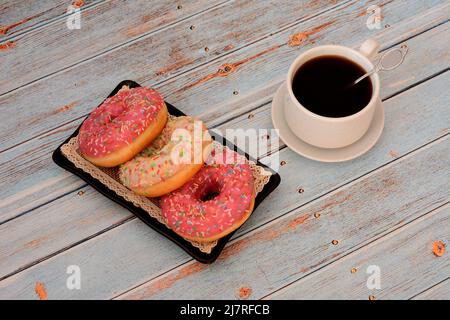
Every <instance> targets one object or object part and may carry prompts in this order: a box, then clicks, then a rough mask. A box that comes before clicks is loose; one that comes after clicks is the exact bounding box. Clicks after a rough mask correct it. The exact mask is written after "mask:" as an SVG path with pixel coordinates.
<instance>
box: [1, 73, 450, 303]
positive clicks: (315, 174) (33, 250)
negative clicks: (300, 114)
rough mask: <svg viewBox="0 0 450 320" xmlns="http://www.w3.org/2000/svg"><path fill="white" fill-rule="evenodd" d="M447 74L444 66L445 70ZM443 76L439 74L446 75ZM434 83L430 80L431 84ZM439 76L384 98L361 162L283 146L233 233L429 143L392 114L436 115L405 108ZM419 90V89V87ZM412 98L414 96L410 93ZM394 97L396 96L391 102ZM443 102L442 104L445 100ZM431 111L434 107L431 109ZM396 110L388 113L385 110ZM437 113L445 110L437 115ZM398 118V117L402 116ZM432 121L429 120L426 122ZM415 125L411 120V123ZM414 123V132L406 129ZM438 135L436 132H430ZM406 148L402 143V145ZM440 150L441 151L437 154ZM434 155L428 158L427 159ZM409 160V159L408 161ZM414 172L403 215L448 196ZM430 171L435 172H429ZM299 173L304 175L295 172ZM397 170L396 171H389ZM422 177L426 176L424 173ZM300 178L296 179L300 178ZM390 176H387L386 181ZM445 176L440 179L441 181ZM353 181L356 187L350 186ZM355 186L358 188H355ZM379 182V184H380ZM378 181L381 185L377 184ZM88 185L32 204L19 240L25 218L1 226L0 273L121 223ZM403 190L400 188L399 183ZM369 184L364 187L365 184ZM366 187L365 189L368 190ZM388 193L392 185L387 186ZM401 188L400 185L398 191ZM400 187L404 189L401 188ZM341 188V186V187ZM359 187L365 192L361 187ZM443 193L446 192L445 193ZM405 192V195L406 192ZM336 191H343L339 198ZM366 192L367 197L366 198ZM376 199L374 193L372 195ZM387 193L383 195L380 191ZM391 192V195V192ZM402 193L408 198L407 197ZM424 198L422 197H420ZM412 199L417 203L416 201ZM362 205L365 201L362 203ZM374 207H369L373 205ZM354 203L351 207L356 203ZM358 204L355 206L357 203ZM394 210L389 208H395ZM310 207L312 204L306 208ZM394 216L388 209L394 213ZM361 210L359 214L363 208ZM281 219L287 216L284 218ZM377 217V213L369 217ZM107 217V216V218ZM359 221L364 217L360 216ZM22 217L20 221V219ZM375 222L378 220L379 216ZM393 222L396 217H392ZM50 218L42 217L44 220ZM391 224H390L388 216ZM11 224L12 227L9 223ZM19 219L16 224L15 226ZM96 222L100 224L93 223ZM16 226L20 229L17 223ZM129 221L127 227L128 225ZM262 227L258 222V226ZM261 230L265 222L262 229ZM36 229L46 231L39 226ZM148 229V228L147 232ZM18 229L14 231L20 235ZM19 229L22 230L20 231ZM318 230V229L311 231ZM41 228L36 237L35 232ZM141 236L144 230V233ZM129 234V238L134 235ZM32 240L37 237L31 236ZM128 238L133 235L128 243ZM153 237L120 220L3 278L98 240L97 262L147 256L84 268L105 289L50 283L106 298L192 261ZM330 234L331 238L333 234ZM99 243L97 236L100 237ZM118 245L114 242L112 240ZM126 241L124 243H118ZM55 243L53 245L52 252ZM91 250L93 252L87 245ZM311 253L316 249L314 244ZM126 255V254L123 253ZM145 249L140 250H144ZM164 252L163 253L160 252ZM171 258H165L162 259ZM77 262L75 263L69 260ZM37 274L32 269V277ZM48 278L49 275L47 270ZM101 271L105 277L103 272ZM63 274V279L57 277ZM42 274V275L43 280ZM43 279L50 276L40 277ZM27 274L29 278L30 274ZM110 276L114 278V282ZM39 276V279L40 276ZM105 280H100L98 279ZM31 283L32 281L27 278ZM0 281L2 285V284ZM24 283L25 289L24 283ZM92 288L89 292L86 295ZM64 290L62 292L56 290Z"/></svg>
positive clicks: (41, 268) (122, 215) (420, 128)
mask: <svg viewBox="0 0 450 320" xmlns="http://www.w3.org/2000/svg"><path fill="white" fill-rule="evenodd" d="M443 76H447V77H448V73H447V74H445V75H443ZM443 76H441V77H443ZM433 82H434V83H433ZM442 83H444V82H443V79H439V77H437V78H434V79H433V80H431V81H429V82H427V83H425V84H426V85H425V84H424V85H422V86H418V87H416V88H414V89H412V90H409V91H406V92H405V93H403V94H401V95H398V96H396V97H395V98H393V99H391V100H389V101H393V102H392V105H388V103H387V104H386V113H387V119H391V122H387V123H386V131H387V132H389V134H388V135H387V137H386V136H384V139H383V140H382V141H381V142H380V143H379V144H378V145H377V146H376V147H375V149H374V150H373V152H371V153H369V154H367V155H366V156H363V157H362V158H360V159H359V160H358V161H351V162H347V163H343V164H335V165H331V164H330V165H324V164H321V163H318V162H313V161H309V160H306V159H303V158H301V157H299V156H297V155H295V154H293V153H292V152H291V151H290V150H288V149H283V150H282V151H281V153H280V158H281V159H285V160H286V161H287V164H286V165H285V166H283V167H282V169H281V171H280V174H281V176H282V180H283V183H282V184H281V185H280V187H279V188H278V189H277V190H276V191H275V192H274V193H272V194H271V195H270V196H269V198H268V199H266V201H264V202H263V203H262V204H261V206H260V207H259V208H258V209H257V210H256V211H255V213H254V214H253V215H252V216H251V218H250V220H249V221H248V222H247V223H246V224H245V225H244V227H243V228H242V229H241V230H240V231H239V232H238V235H242V234H244V233H246V232H248V231H250V230H252V229H255V228H257V227H261V225H263V224H265V223H267V222H269V221H272V220H274V219H276V218H277V217H280V216H282V215H285V214H286V213H288V212H291V211H292V210H295V209H296V208H298V207H299V206H301V205H305V204H307V203H309V202H310V201H312V200H314V199H316V198H318V197H320V196H321V195H324V194H326V193H327V192H329V191H330V190H333V189H336V188H339V187H340V186H341V185H343V184H346V183H349V182H351V181H352V180H354V179H355V178H357V177H358V176H361V175H363V174H364V173H366V172H368V171H371V170H373V169H376V168H378V167H380V166H382V165H383V164H386V163H389V162H391V161H392V157H391V156H390V155H389V151H388V150H390V148H391V147H392V146H395V147H396V149H398V152H399V156H401V155H404V154H405V153H406V152H409V151H411V150H414V149H416V148H419V147H420V146H421V145H422V144H423V143H426V142H425V141H424V140H422V141H420V142H419V140H420V139H418V137H417V135H416V136H415V138H414V139H412V140H411V141H408V140H407V139H405V138H407V137H411V136H412V134H411V132H412V130H417V131H416V132H421V133H424V132H427V130H426V128H429V127H431V125H430V124H426V123H423V124H419V123H418V122H416V121H413V120H412V119H411V118H409V117H407V118H402V119H403V120H404V125H402V126H399V125H398V124H397V123H398V122H399V121H398V120H396V117H395V114H396V115H397V117H398V115H401V116H402V117H403V116H404V115H410V116H412V117H414V118H415V119H417V120H423V119H425V118H424V116H423V115H425V114H430V115H432V114H435V113H434V112H424V113H421V112H417V110H414V109H409V108H410V107H411V105H412V103H411V102H412V101H415V103H414V104H415V105H416V106H417V108H422V110H424V109H423V108H425V106H426V105H428V103H429V105H430V106H434V107H436V106H437V105H440V103H439V101H441V102H442V98H440V97H436V99H437V100H436V101H430V95H429V94H426V91H425V90H426V89H430V88H431V89H430V90H432V91H431V92H439V91H440V89H437V88H436V87H434V86H433V84H435V85H439V84H442ZM421 89H422V90H421ZM414 91H415V92H416V94H415V95H413V93H414ZM410 93H411V96H410V98H409V99H404V100H403V102H402V97H403V98H404V97H406V96H408V95H409V94H410ZM419 97H422V99H424V100H423V101H426V103H423V104H422V103H420V101H419V100H418V99H419ZM410 99H411V100H410ZM394 100H396V101H394ZM445 105H446V104H444V106H445ZM435 110H436V109H435ZM394 111H395V112H396V113H395V114H394V113H390V112H394ZM438 118H439V115H438V116H437V118H433V119H432V120H430V121H432V123H436V121H437V120H438ZM441 118H442V115H441ZM402 122H403V121H402ZM427 123H429V122H427ZM411 124H414V125H411ZM436 129H437V128H436V127H433V130H436ZM409 130H411V131H409ZM434 134H436V131H435V132H434ZM434 139H435V137H433V138H428V139H426V140H428V141H430V140H434ZM404 148H407V149H404ZM426 153H427V154H429V156H430V157H431V156H433V157H435V152H431V151H430V152H426ZM436 157H438V156H436ZM440 158H442V159H441V160H442V161H445V157H440ZM417 161H418V162H420V161H421V159H420V158H418V160H417ZM426 161H428V159H427V160H423V161H422V162H421V163H430V168H429V169H428V170H440V169H439V168H440V165H435V164H434V162H433V163H431V162H426ZM430 161H431V160H430ZM408 163H409V162H408ZM392 167H393V168H394V169H395V168H396V167H397V166H390V169H388V172H389V174H390V175H394V173H391V171H392V170H394V169H392ZM408 168H409V170H413V169H417V168H415V167H414V166H413V165H411V164H408ZM417 171H418V172H419V171H420V172H422V173H423V174H425V175H426V177H427V178H426V180H427V181H428V182H427V184H426V185H424V186H423V187H421V188H417V191H416V190H415V189H414V192H413V191H412V190H413V189H411V190H410V189H408V195H404V198H398V197H397V198H396V199H397V200H398V205H401V204H405V203H406V202H408V205H407V206H406V207H405V208H404V209H402V210H397V211H398V215H400V216H402V217H403V218H405V215H408V217H409V214H410V213H411V212H415V211H414V210H413V209H411V206H419V207H420V208H421V209H423V208H425V209H427V208H428V209H429V206H434V205H436V204H439V203H440V202H442V201H443V200H442V197H443V194H441V192H442V193H444V198H445V192H446V189H445V188H441V189H440V191H436V192H435V189H434V188H435V187H433V185H434V186H437V185H440V182H439V181H440V180H439V178H438V179H437V180H433V181H431V180H430V179H428V177H429V176H432V174H431V172H428V171H426V170H425V171H423V170H422V168H419V169H417ZM433 176H434V175H433ZM436 176H440V178H442V179H443V180H445V181H447V180H446V178H445V177H444V176H443V175H439V174H436ZM298 177H301V179H299V178H298ZM394 177H395V176H394ZM423 179H425V178H423ZM366 180H367V181H372V180H370V179H369V178H366ZM300 183H301V184H300ZM386 183H388V182H386ZM414 183H422V180H421V179H419V178H417V177H416V178H415V179H414V181H411V182H409V181H408V183H401V182H399V183H398V184H395V186H403V185H408V186H409V187H411V188H415V185H414ZM442 183H444V182H442ZM299 186H302V187H303V188H304V190H305V192H304V193H302V194H299V193H298V192H297V189H298V187H299ZM367 186H368V187H367V188H375V189H374V190H373V193H376V192H375V190H378V191H379V190H380V189H379V188H378V187H377V184H376V183H375V184H374V185H372V183H371V182H370V183H369V182H367ZM395 186H393V189H395V190H397V189H396V187H395ZM355 188H356V187H355ZM358 188H359V187H358ZM377 188H378V189H377ZM380 188H381V187H380ZM89 189H90V188H86V191H87V193H86V194H85V195H83V197H84V196H86V195H87V199H86V201H84V200H83V198H81V197H80V198H77V197H76V195H75V194H72V195H67V196H64V197H63V198H61V199H58V200H56V201H53V202H51V203H49V204H48V205H45V206H42V207H40V208H38V209H37V210H34V211H33V212H31V213H30V214H29V215H28V216H27V218H26V219H27V220H28V222H27V234H29V235H31V236H29V237H27V236H23V237H22V239H21V240H19V241H16V242H14V243H11V242H9V241H8V240H7V239H8V238H14V237H13V236H9V235H8V234H9V231H8V230H19V229H20V226H21V225H23V224H24V222H23V221H20V220H19V219H20V218H19V219H15V220H13V221H11V222H9V223H6V224H4V226H5V227H4V229H3V230H4V232H2V233H0V237H1V238H3V237H5V238H4V240H1V241H0V243H5V245H4V246H2V250H1V251H0V252H2V256H5V257H6V259H5V262H4V263H3V264H2V268H1V269H2V270H1V271H2V275H5V274H7V273H9V272H11V271H12V270H14V269H15V268H17V267H18V266H19V265H22V266H24V264H27V263H30V261H34V260H36V259H40V258H43V257H44V256H45V255H46V256H48V255H49V254H52V253H53V252H54V250H57V248H65V247H69V246H71V245H72V244H73V241H74V240H75V239H79V240H81V239H83V238H86V237H91V236H92V234H95V233H97V232H100V231H101V228H102V226H106V225H107V224H111V225H113V224H114V223H120V221H123V220H124V219H126V218H127V217H128V216H129V214H128V213H126V211H125V210H120V212H119V211H117V212H116V209H115V208H117V206H115V205H112V206H108V205H107V204H109V203H110V202H109V201H105V199H104V197H103V196H101V195H100V194H98V193H97V192H95V191H93V190H89ZM402 190H403V189H402ZM366 191H367V190H366ZM366 191H365V193H367V192H366ZM388 191H389V192H390V191H391V189H388ZM403 191H404V190H403ZM403 191H402V192H403ZM351 192H354V189H351V190H350V191H349V193H351ZM421 192H431V195H428V193H427V196H424V195H423V194H422V193H421ZM386 193H388V192H387V191H386V192H380V194H382V196H383V197H385V196H389V194H388V195H386ZM341 194H342V193H341ZM363 194H364V192H363V193H362V194H361V197H362V195H363ZM447 196H448V195H447ZM406 197H410V198H406ZM338 198H340V196H339V197H338ZM369 198H370V197H369ZM374 199H375V198H374ZM383 199H384V198H383ZM389 199H390V198H389ZM389 199H385V200H386V201H381V199H378V201H377V202H379V204H380V205H383V203H385V205H386V206H388V205H392V203H393V202H392V201H390V200H389ZM407 199H409V200H408V201H407ZM416 199H419V201H415V200H416ZM337 200H338V199H335V198H331V199H330V197H325V198H324V199H323V201H322V202H323V203H325V204H327V205H326V206H328V205H329V204H330V203H331V204H332V203H334V202H335V201H337ZM424 201H425V202H424ZM82 203H85V204H86V207H85V206H84V205H82ZM413 203H414V204H413ZM361 206H362V204H361ZM61 208H71V210H70V211H71V213H70V214H66V215H61V214H60V212H61V210H62V209H61ZM91 208H99V209H98V210H91ZM367 208H369V209H370V208H371V206H368V207H366V209H364V208H361V210H368V209H367ZM372 209H373V208H372ZM302 210H308V211H311V210H313V209H302ZM355 210H356V209H355ZM358 210H359V209H358ZM393 210H394V209H393ZM381 211H383V210H381V209H380V210H378V211H377V212H381ZM311 212H312V211H311ZM387 214H388V215H389V216H388V217H387V218H386V220H385V221H382V222H381V223H380V224H377V226H379V227H382V226H383V225H384V226H387V225H390V223H391V222H392V220H390V219H395V217H398V215H397V216H396V215H395V214H393V213H392V212H391V211H388V212H387ZM391 215H392V216H391ZM363 216H364V215H363ZM86 219H87V220H88V221H89V219H92V220H91V221H96V223H95V224H92V223H83V221H85V220H86ZM282 219H284V217H283V218H282ZM374 219H375V218H374ZM49 220H50V221H51V222H52V223H51V224H50V225H48V226H47V227H44V226H42V223H46V222H47V221H49ZM105 220H106V221H105ZM363 220H364V219H363ZM24 221H25V220H24ZM377 221H378V220H377ZM396 221H397V220H396ZM350 222H351V221H348V220H346V221H342V223H343V224H345V225H348V228H351V227H354V228H356V227H358V226H360V225H361V221H360V220H359V219H358V220H356V221H353V222H354V225H353V226H351V223H350ZM46 224H47V223H46ZM391 224H392V223H391ZM8 225H9V226H8ZM61 225H65V226H66V227H62V226H61ZM14 226H16V227H14ZM98 226H99V227H98ZM15 228H18V229H15ZM128 228H132V230H130V229H128ZM136 228H142V229H141V230H142V231H140V232H139V233H140V234H142V235H143V236H142V238H143V239H142V240H136V239H135V238H130V237H131V236H130V235H131V233H135V232H136V231H133V230H136ZM61 229H63V230H64V234H65V236H64V237H61V236H59V235H58V234H59V232H60V231H59V230H61ZM260 229H261V228H260ZM262 229H263V230H264V228H262ZM41 230H44V231H43V232H42V231H41ZM144 230H147V231H144ZM18 232H19V231H16V232H15V233H16V234H17V233H18ZM20 233H21V234H23V233H24V232H23V231H21V232H20ZM319 233H320V234H323V232H319ZM314 234H315V231H314ZM33 235H38V236H33ZM144 235H145V236H144ZM102 239H114V241H111V240H107V241H103V240H102ZM132 239H133V240H132ZM36 240H37V241H36ZM130 241H131V242H130ZM153 241H157V242H156V243H166V245H168V244H169V243H170V242H169V241H168V240H166V239H164V238H163V237H161V236H160V235H159V234H157V233H155V232H153V231H151V230H149V229H148V227H147V226H145V225H144V224H142V223H141V222H140V221H137V220H132V221H129V222H126V223H124V224H123V225H122V226H120V227H118V228H114V229H113V230H110V231H108V232H106V233H104V234H103V235H101V236H98V237H95V238H94V239H92V240H89V241H87V242H85V243H83V244H82V245H80V246H76V247H75V248H73V249H70V250H67V251H65V252H64V253H62V254H59V255H57V256H56V257H54V258H51V259H50V260H48V261H47V262H43V263H41V264H39V265H37V266H35V267H31V268H30V269H28V270H26V271H24V272H22V273H19V274H17V275H14V276H12V277H10V278H8V279H6V280H5V282H3V283H6V284H9V283H16V282H22V280H18V279H21V277H22V275H23V274H28V273H30V274H33V275H39V277H41V275H42V273H43V272H45V270H52V267H48V266H47V263H50V264H53V263H56V264H61V263H65V262H66V261H67V259H68V258H67V257H71V256H72V255H75V256H76V257H75V258H70V259H68V260H70V261H80V262H78V263H81V261H83V262H82V263H83V264H85V263H87V264H89V263H90V262H89V261H91V259H92V255H90V254H88V255H87V257H89V259H88V260H85V258H83V257H85V254H86V250H88V251H89V250H90V249H87V248H91V246H94V247H95V252H96V257H97V259H99V260H97V261H103V264H104V265H108V266H110V267H111V268H114V266H115V265H116V262H115V261H114V260H110V259H115V258H118V259H119V257H120V259H122V260H123V261H134V259H137V258H138V259H141V258H142V259H144V260H145V259H148V261H147V262H146V263H144V264H138V263H133V268H134V269H133V270H131V271H130V273H129V274H127V277H126V278H122V277H118V276H117V274H116V275H113V274H111V273H106V274H103V273H102V272H101V271H100V270H101V269H98V270H97V269H95V270H91V271H89V272H99V273H96V276H95V277H92V280H91V281H92V283H91V284H92V286H93V288H94V287H95V286H97V287H102V289H99V288H97V290H94V291H95V292H94V291H93V292H91V293H87V292H85V291H83V292H65V293H62V292H60V291H59V290H62V289H64V288H60V289H58V288H55V289H52V290H57V291H58V295H57V296H59V295H60V294H64V297H69V296H71V295H73V294H75V295H80V294H83V295H89V296H91V297H94V296H97V295H99V296H98V297H110V296H114V295H115V293H118V292H120V291H123V290H126V289H128V288H131V287H133V286H134V285H136V284H138V283H142V282H144V281H145V280H147V279H151V278H153V277H155V276H157V275H159V274H161V273H162V272H164V271H165V270H170V269H171V268H173V267H174V266H177V265H179V264H181V263H184V262H187V261H189V258H188V257H187V255H186V254H184V253H182V251H181V250H180V249H179V248H174V246H172V245H171V244H170V245H168V247H167V248H165V247H164V248H163V249H159V247H158V246H154V245H153ZM330 241H331V240H330ZM97 242H98V243H97ZM29 243H32V244H33V245H34V246H33V247H27V246H26V244H29ZM149 243H151V244H152V245H151V246H149V245H148V244H149ZM116 246H118V247H116ZM122 246H123V248H122V249H121V247H122ZM130 246H131V247H134V248H136V250H139V251H140V252H141V257H135V256H134V255H135V252H134V251H133V252H130V251H129V250H128V248H129V247H130ZM52 250H53V251H52ZM111 250H112V251H114V252H116V251H117V254H114V255H113V256H111V254H110V252H111ZM92 252H94V251H92ZM312 252H314V251H312ZM128 254H130V256H128ZM142 256H143V257H142ZM160 256H161V257H160ZM226 256H227V254H226V253H224V257H226ZM161 259H162V260H164V261H170V263H168V264H167V265H165V267H164V268H162V267H161V265H159V264H158V263H159V260H161ZM166 259H168V260H166ZM74 263H75V262H74ZM153 263H157V264H158V267H157V268H153ZM120 270H122V268H120V269H117V270H116V272H120ZM110 276H113V277H114V279H116V280H114V281H113V279H110V278H108V277H110ZM33 277H34V276H33ZM52 277H53V275H52ZM105 277H106V278H105ZM58 279H60V278H58ZM41 280H43V279H41ZM45 280H46V281H47V279H45ZM27 281H28V280H27ZM95 281H98V282H97V285H95V284H94V282H95ZM111 281H112V282H111ZM41 282H42V281H41ZM105 283H108V285H105ZM100 284H102V285H100ZM28 285H29V284H28ZM0 286H1V285H0ZM47 287H51V285H50V284H48V285H47ZM24 290H25V289H24ZM5 291H6V292H11V294H12V295H15V294H18V292H17V291H14V290H12V291H11V290H10V289H8V290H5ZM91 294H92V295H91ZM61 297H63V296H61Z"/></svg>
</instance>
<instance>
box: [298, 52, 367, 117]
mask: <svg viewBox="0 0 450 320" xmlns="http://www.w3.org/2000/svg"><path fill="white" fill-rule="evenodd" d="M365 73H366V71H365V70H364V69H363V68H362V67H361V66H360V65H358V64H356V63H354V62H353V61H351V60H349V59H347V58H344V57H340V56H333V55H328V56H321V57H317V58H314V59H311V60H309V61H308V62H306V63H305V64H303V65H302V66H301V67H300V68H299V69H298V70H297V72H296V74H295V75H294V79H293V82H292V90H293V92H294V95H295V97H296V98H297V100H298V101H299V102H300V104H301V105H302V106H304V107H305V108H306V109H308V110H309V111H311V112H313V113H315V114H318V115H321V116H324V117H332V118H340V117H346V116H350V115H352V114H355V113H357V112H358V111H361V110H362V109H363V108H364V107H365V106H367V104H368V103H369V101H370V99H371V97H372V91H373V88H372V82H371V80H370V78H369V77H367V78H365V79H364V80H362V81H361V82H359V83H357V84H356V85H353V86H349V85H350V84H351V83H352V82H353V81H355V80H356V79H358V78H359V77H360V76H362V75H364V74H365Z"/></svg>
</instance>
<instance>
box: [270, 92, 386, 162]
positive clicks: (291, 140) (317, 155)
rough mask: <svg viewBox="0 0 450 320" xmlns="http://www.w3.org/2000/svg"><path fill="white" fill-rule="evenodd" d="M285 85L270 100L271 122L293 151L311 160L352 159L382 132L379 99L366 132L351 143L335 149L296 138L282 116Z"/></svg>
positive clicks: (339, 160)
mask: <svg viewBox="0 0 450 320" xmlns="http://www.w3.org/2000/svg"><path fill="white" fill-rule="evenodd" d="M285 90H286V87H285V84H284V83H283V84H282V85H281V86H280V87H279V88H278V90H277V92H276V93H275V96H274V97H273V101H272V122H273V126H274V128H275V129H278V134H279V136H280V138H281V140H283V141H284V143H285V144H286V145H287V146H288V147H289V148H290V149H291V150H292V151H294V152H296V153H298V154H300V155H302V156H304V157H306V158H308V159H312V160H317V161H322V162H341V161H347V160H351V159H354V158H356V157H359V156H360V155H362V154H364V153H366V152H367V151H369V150H370V149H371V148H372V147H373V146H374V145H375V143H376V142H377V141H378V139H379V138H380V136H381V133H382V132H383V127H384V109H383V104H382V103H381V100H380V99H379V100H378V105H377V107H376V110H375V115H374V118H373V120H372V123H371V125H370V127H369V129H368V130H367V132H366V133H365V134H364V136H362V138H361V139H359V140H358V141H356V142H354V143H353V144H351V145H349V146H346V147H342V148H335V149H327V148H319V147H315V146H313V145H310V144H309V143H306V142H304V141H303V140H301V139H300V138H298V137H297V136H296V135H295V134H294V133H293V132H292V130H291V129H290V128H289V126H288V124H287V122H286V120H285V118H284V103H283V101H284V98H283V97H284V94H285V92H284V91H285Z"/></svg>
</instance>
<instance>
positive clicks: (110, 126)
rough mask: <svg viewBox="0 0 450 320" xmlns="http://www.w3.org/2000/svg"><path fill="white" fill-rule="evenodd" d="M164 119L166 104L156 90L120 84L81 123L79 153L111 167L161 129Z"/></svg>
mask: <svg viewBox="0 0 450 320" xmlns="http://www.w3.org/2000/svg"><path fill="white" fill-rule="evenodd" d="M167 118H168V112H167V106H166V104H165V103H164V99H163V97H162V96H161V95H160V94H159V93H158V92H157V91H156V90H154V89H151V88H145V87H138V88H132V89H130V88H128V87H127V86H124V87H123V88H122V89H121V90H119V92H118V93H117V94H116V95H114V96H112V97H110V98H108V99H106V100H105V101H104V102H103V103H102V104H101V105H100V106H99V107H98V108H96V109H95V110H94V111H93V112H92V113H91V114H90V115H89V117H88V118H87V119H86V120H85V121H84V122H83V124H82V125H81V127H80V131H79V134H78V145H79V150H80V153H81V155H82V156H83V157H84V158H85V159H87V160H88V161H90V162H92V163H93V164H95V165H97V166H100V167H115V166H117V165H119V164H121V163H124V162H126V161H128V160H130V159H131V158H133V157H134V156H135V155H136V154H137V153H139V152H140V151H142V149H144V148H145V147H146V146H147V145H148V144H149V143H151V142H152V141H153V140H154V139H155V138H156V137H157V136H158V135H159V134H160V132H161V131H162V129H163V128H164V125H165V124H166V122H167Z"/></svg>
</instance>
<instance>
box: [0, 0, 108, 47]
mask: <svg viewBox="0 0 450 320" xmlns="http://www.w3.org/2000/svg"><path fill="white" fill-rule="evenodd" d="M102 1H104V0H83V1H78V2H76V1H75V0H74V1H72V2H71V1H67V0H40V1H29V0H3V1H2V3H1V4H0V43H2V42H4V41H6V40H9V39H11V38H12V37H13V36H17V35H19V34H23V33H25V32H28V31H30V30H32V29H34V28H36V27H37V26H41V25H43V24H45V23H49V22H51V21H55V20H57V19H62V18H63V17H65V16H67V14H66V12H67V7H68V6H69V5H70V4H72V3H73V4H75V5H77V3H78V4H79V5H80V4H81V6H79V5H78V7H79V8H81V9H82V10H84V9H85V8H86V7H89V6H91V5H94V4H98V3H100V2H102Z"/></svg>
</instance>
